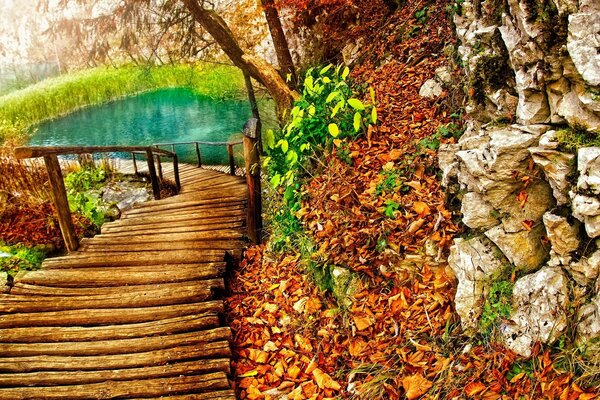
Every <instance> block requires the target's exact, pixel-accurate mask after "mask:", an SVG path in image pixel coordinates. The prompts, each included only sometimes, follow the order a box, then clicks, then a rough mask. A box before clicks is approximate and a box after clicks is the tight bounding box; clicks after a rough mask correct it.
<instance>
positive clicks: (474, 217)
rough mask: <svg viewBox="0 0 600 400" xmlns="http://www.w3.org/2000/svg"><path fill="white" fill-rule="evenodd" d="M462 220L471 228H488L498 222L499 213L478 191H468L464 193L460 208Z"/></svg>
mask: <svg viewBox="0 0 600 400" xmlns="http://www.w3.org/2000/svg"><path fill="white" fill-rule="evenodd" d="M460 211H461V213H462V215H463V222H464V224H465V225H467V226H468V227H469V228H471V229H489V228H491V227H493V226H496V225H498V224H499V223H500V220H499V219H498V216H499V215H496V214H498V213H497V212H496V210H494V207H492V206H491V205H490V204H489V203H488V202H487V201H485V198H484V197H483V196H482V195H480V194H479V193H475V192H469V193H467V194H465V195H464V197H463V199H462V205H461V209H460Z"/></svg>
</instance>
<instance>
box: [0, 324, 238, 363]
mask: <svg viewBox="0 0 600 400" xmlns="http://www.w3.org/2000/svg"><path fill="white" fill-rule="evenodd" d="M224 340H226V341H231V330H230V329H229V328H215V329H211V330H204V331H194V332H186V333H174V334H171V335H165V336H149V337H142V338H130V339H115V340H101V341H93V342H90V341H87V342H54V343H0V357H30V356H44V355H46V356H105V355H113V354H131V353H142V352H148V351H154V350H162V349H170V348H172V347H177V346H192V345H199V344H204V343H212V342H220V341H224Z"/></svg>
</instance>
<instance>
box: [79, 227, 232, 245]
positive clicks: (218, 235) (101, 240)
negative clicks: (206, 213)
mask: <svg viewBox="0 0 600 400" xmlns="http://www.w3.org/2000/svg"><path fill="white" fill-rule="evenodd" d="M242 236H243V234H242V232H240V231H239V230H227V229H219V230H212V231H200V232H183V233H161V234H158V233H156V234H153V235H148V234H139V233H137V234H130V235H127V236H126V237H120V238H119V237H115V236H111V237H107V236H105V235H96V236H94V237H93V238H90V239H87V240H86V241H85V242H84V241H82V244H93V245H97V244H105V245H110V244H121V243H129V244H133V243H152V242H165V241H168V242H169V241H172V242H178V241H186V242H189V241H221V240H234V241H235V240H241V239H242Z"/></svg>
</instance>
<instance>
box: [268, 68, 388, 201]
mask: <svg viewBox="0 0 600 400" xmlns="http://www.w3.org/2000/svg"><path fill="white" fill-rule="evenodd" d="M349 74H350V70H349V68H348V67H345V68H342V67H341V66H338V67H337V68H336V67H334V66H333V65H331V64H330V65H327V66H326V67H324V68H320V69H318V68H311V69H309V70H308V71H307V72H306V76H305V78H304V85H303V91H302V98H301V99H300V101H298V102H297V103H296V104H295V107H294V108H293V109H292V110H291V112H290V115H289V120H290V121H289V122H288V123H287V124H286V125H285V126H284V128H283V129H282V130H281V131H279V132H277V133H276V134H275V133H274V132H273V131H268V132H267V134H266V135H265V141H266V147H267V154H268V156H269V157H268V158H267V159H266V160H265V164H266V165H267V166H268V171H269V175H270V182H271V184H272V185H273V186H274V187H282V188H283V192H284V193H286V196H288V197H291V198H290V200H292V199H293V200H297V199H296V196H295V195H293V196H292V195H290V194H289V193H288V192H289V191H288V189H289V188H292V190H293V191H294V193H296V191H297V189H298V186H297V184H298V182H301V181H302V179H303V178H304V177H305V176H307V175H308V173H309V172H308V171H310V169H311V167H310V165H309V163H310V162H311V161H315V160H316V159H318V157H319V156H321V155H322V154H324V153H325V151H328V150H330V149H331V147H332V145H333V144H334V143H335V144H336V145H341V144H342V140H343V139H345V138H356V137H357V136H358V135H360V134H362V133H364V132H365V130H366V129H368V127H369V126H370V125H371V124H374V123H376V122H377V110H376V108H375V107H374V106H373V105H370V104H364V103H363V102H362V101H361V100H360V99H358V98H357V97H358V96H359V95H360V94H361V93H360V91H359V89H358V88H357V87H353V85H352V83H351V82H349V81H348V76H349ZM374 100H375V95H374V92H373V91H372V90H371V101H372V103H374ZM295 185H296V186H295ZM288 204H289V203H288Z"/></svg>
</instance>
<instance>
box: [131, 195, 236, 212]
mask: <svg viewBox="0 0 600 400" xmlns="http://www.w3.org/2000/svg"><path fill="white" fill-rule="evenodd" d="M178 197H179V196H178ZM168 199H172V197H167V199H166V200H168ZM177 200H178V201H174V200H172V201H170V202H164V203H159V204H154V203H158V202H152V203H141V204H146V205H145V206H144V207H135V208H132V209H131V210H128V211H126V212H124V213H123V214H122V217H130V216H132V215H138V214H144V213H149V212H162V211H169V210H183V209H186V210H189V209H191V208H202V207H204V208H211V209H212V208H214V206H215V205H242V206H243V205H245V203H246V202H245V200H241V199H239V198H235V197H232V198H229V199H227V198H223V199H221V200H217V199H215V200H201V199H200V200H187V201H184V200H183V199H181V198H177Z"/></svg>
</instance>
